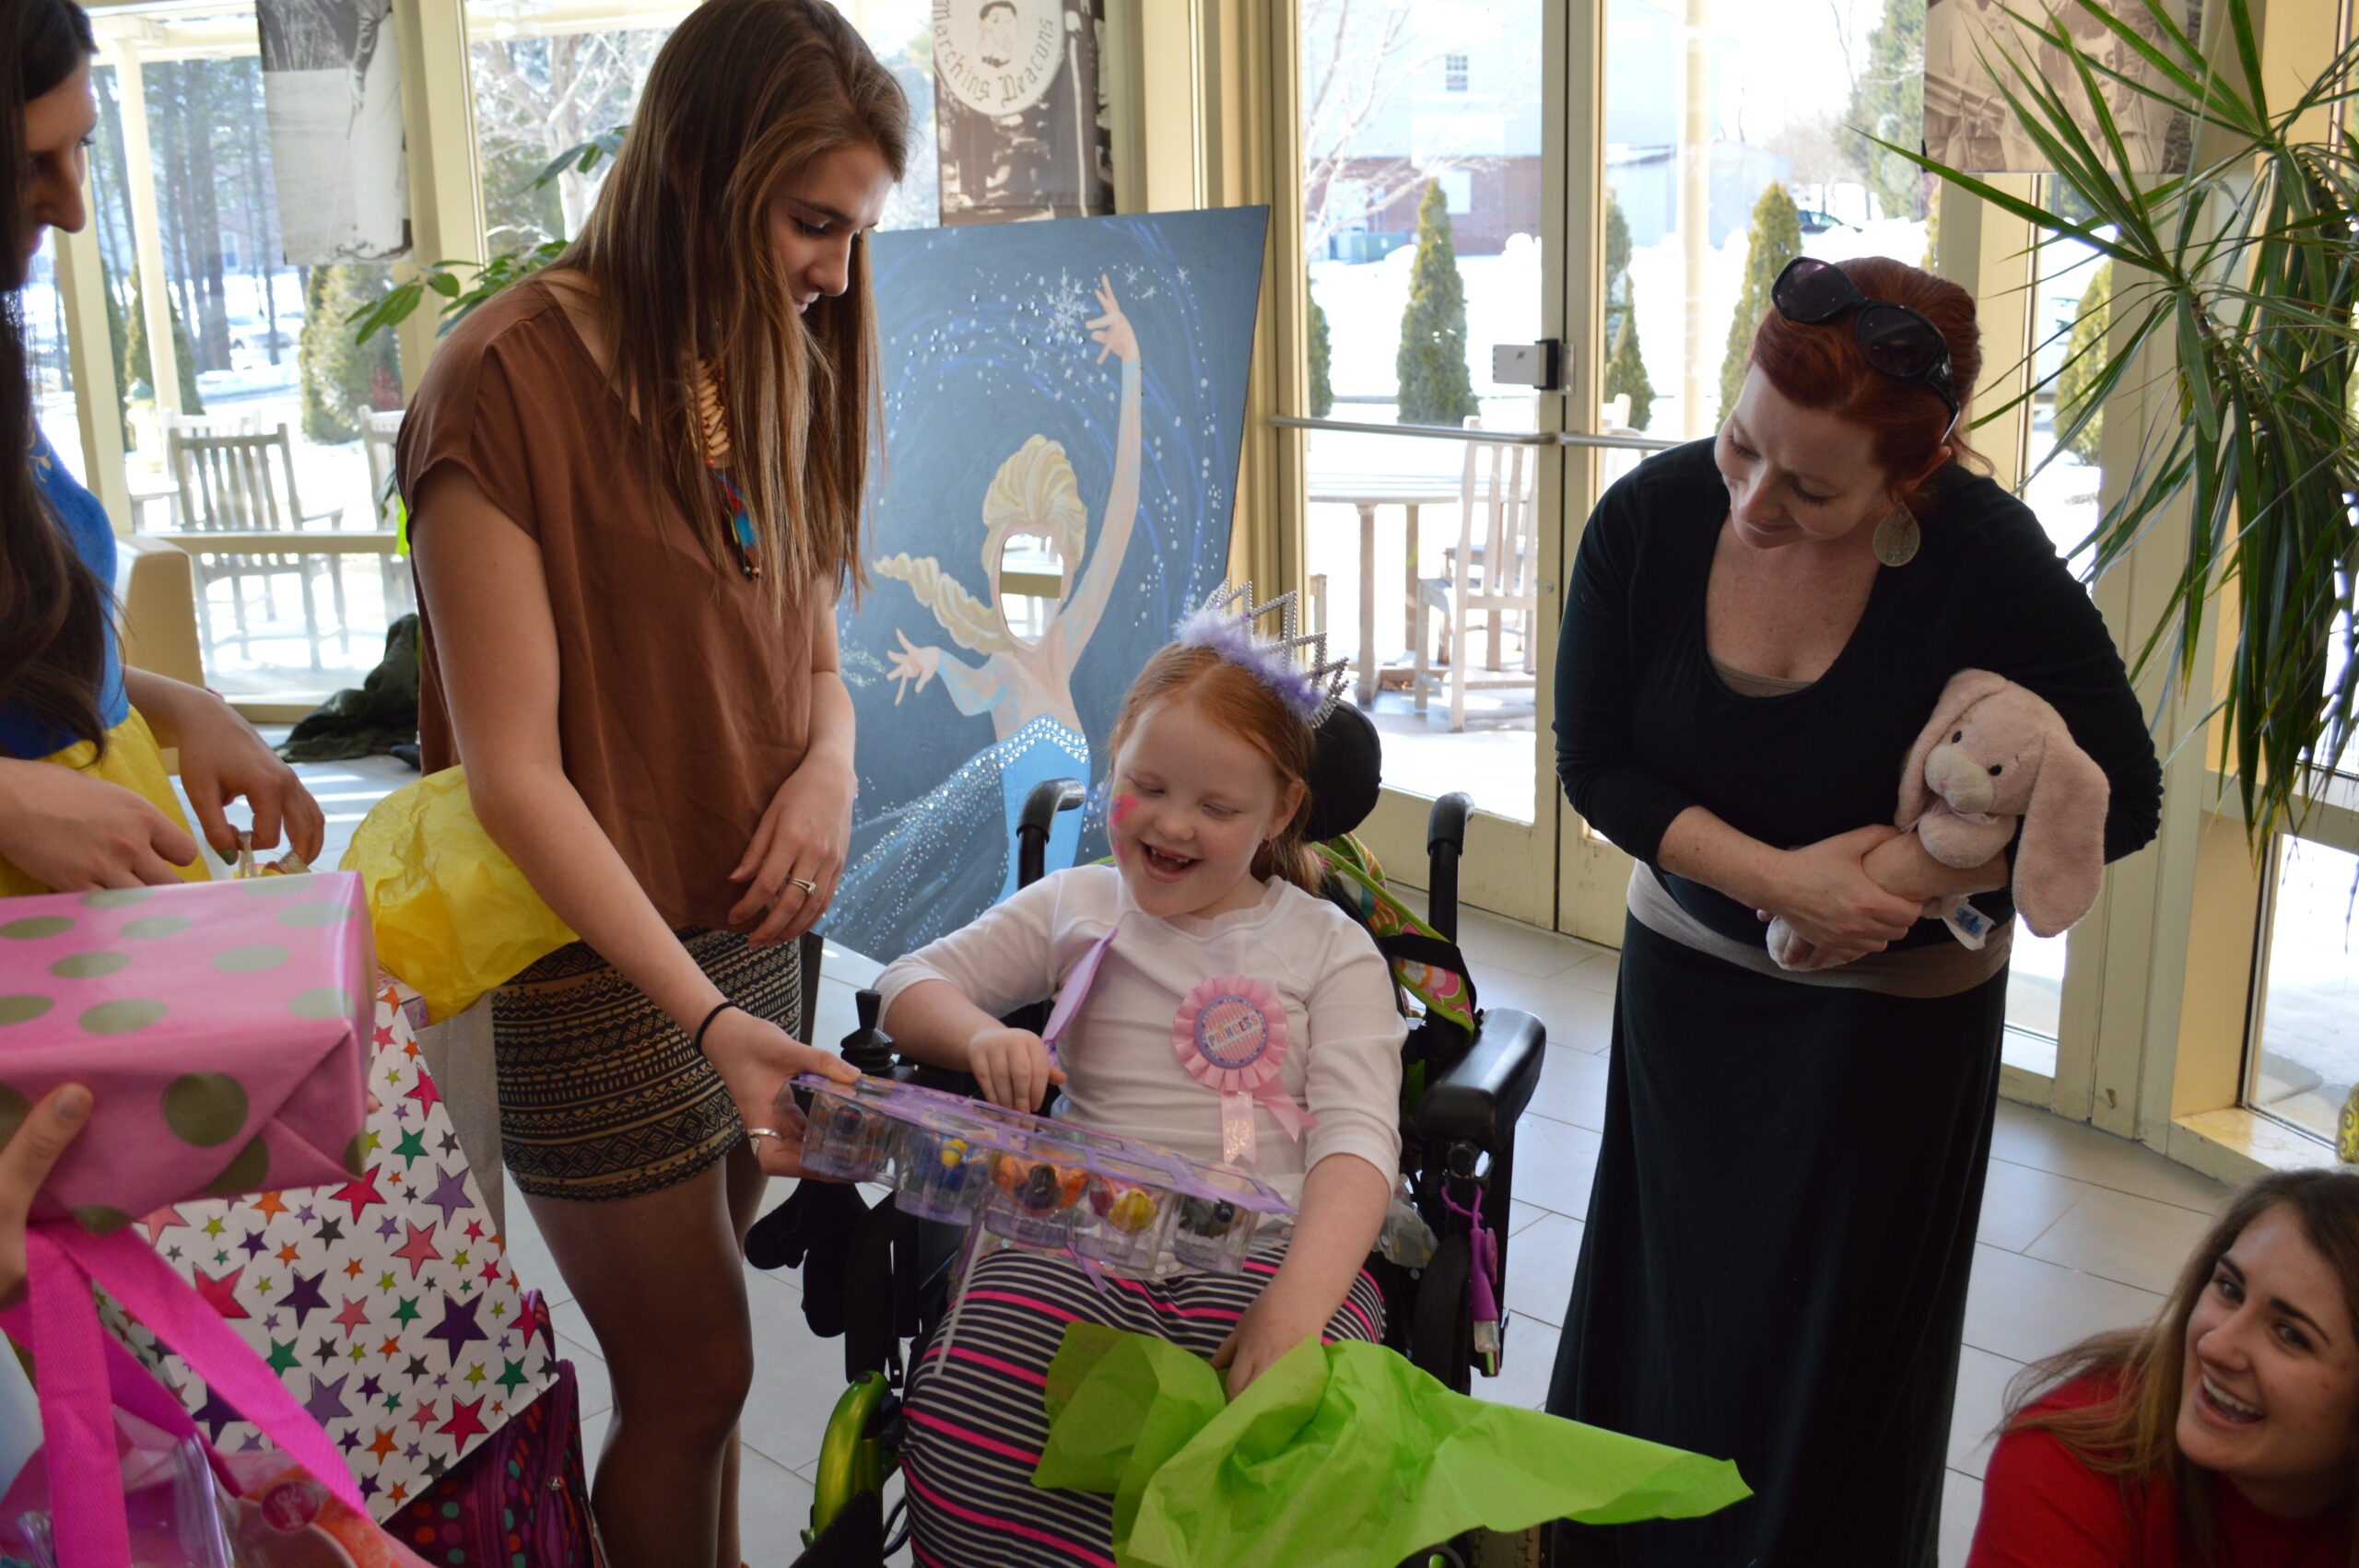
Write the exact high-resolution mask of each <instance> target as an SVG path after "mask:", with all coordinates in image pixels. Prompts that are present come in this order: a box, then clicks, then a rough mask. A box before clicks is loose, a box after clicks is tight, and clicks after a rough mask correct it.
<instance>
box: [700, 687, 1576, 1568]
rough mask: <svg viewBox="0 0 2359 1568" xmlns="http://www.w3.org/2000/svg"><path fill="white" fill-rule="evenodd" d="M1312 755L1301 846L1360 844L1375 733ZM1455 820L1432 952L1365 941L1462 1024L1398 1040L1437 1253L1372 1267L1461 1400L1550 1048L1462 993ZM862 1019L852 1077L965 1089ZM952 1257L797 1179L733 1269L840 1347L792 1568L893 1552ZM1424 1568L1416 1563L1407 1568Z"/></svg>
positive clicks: (1489, 1351) (1356, 910) (1424, 1359)
mask: <svg viewBox="0 0 2359 1568" xmlns="http://www.w3.org/2000/svg"><path fill="white" fill-rule="evenodd" d="M1316 757H1317V760H1316V763H1315V765H1314V770H1313V771H1314V777H1313V778H1312V779H1311V794H1312V801H1313V807H1312V820H1311V825H1310V830H1309V834H1308V835H1307V837H1310V838H1311V839H1313V840H1314V841H1327V840H1332V839H1336V838H1339V837H1343V836H1344V835H1346V834H1349V833H1350V832H1352V831H1353V830H1354V829H1356V828H1357V827H1358V826H1359V825H1360V824H1361V823H1362V822H1363V821H1365V820H1366V818H1367V813H1368V812H1369V811H1370V810H1372V809H1373V808H1374V806H1375V803H1376V798H1377V790H1378V778H1379V748H1378V742H1377V734H1376V729H1375V726H1374V725H1373V724H1371V723H1370V722H1369V721H1368V720H1367V716H1366V715H1365V714H1363V713H1361V712H1360V711H1359V710H1358V709H1357V708H1353V707H1351V706H1350V705H1349V704H1344V705H1342V706H1339V707H1338V708H1336V709H1335V711H1334V712H1333V713H1332V714H1331V715H1330V716H1329V717H1328V719H1327V720H1325V721H1324V722H1323V723H1322V724H1321V725H1320V731H1319V736H1318V750H1317V754H1316ZM1083 800H1084V791H1083V787H1082V786H1081V785H1080V784H1079V783H1077V782H1075V781H1074V780H1072V779H1052V780H1050V781H1047V782H1045V783H1043V784H1041V785H1039V786H1038V787H1037V788H1035V789H1034V790H1033V791H1032V793H1031V795H1030V796H1029V797H1028V798H1027V801H1026V803H1025V807H1024V811H1023V813H1022V815H1021V817H1020V819H1019V825H1018V828H1017V833H1016V837H1017V843H1016V845H1015V850H1016V856H1017V878H1016V880H1017V884H1018V885H1019V886H1028V885H1029V884H1030V883H1034V882H1036V881H1038V880H1039V878H1040V877H1041V876H1042V875H1043V874H1044V872H1045V862H1046V859H1047V848H1048V843H1049V837H1050V829H1051V827H1052V826H1053V825H1054V823H1055V820H1056V817H1057V815H1058V813H1061V812H1065V811H1073V810H1077V809H1079V807H1080V806H1081V805H1082V803H1083ZM1469 810H1470V802H1468V800H1467V798H1466V797H1465V796H1464V795H1461V794H1450V795H1446V796H1444V797H1442V798H1441V799H1440V800H1438V801H1437V802H1434V807H1433V810H1432V812H1431V813H1430V815H1429V817H1428V820H1427V825H1426V857H1427V870H1428V879H1429V880H1428V882H1427V887H1428V890H1429V892H1428V909H1427V914H1426V923H1427V925H1429V926H1430V927H1431V928H1432V929H1433V930H1434V931H1435V932H1436V933H1438V940H1437V938H1436V937H1426V936H1424V935H1422V934H1412V933H1406V932H1394V933H1391V934H1390V935H1378V934H1377V933H1376V932H1375V931H1374V930H1370V938H1371V940H1372V941H1374V942H1376V943H1377V945H1378V947H1379V950H1381V951H1383V952H1384V953H1385V954H1386V955H1387V957H1388V958H1402V959H1411V960H1414V961H1416V962H1419V963H1426V964H1436V965H1441V966H1443V967H1448V968H1451V969H1453V970H1454V971H1455V972H1456V973H1457V974H1458V975H1459V976H1461V977H1463V978H1464V979H1465V982H1466V988H1467V989H1466V1002H1467V1012H1469V1013H1470V1014H1471V1016H1472V1017H1473V1020H1474V1023H1473V1028H1471V1029H1469V1028H1466V1027H1463V1026H1461V1025H1459V1024H1453V1023H1451V1022H1449V1020H1447V1019H1444V1018H1442V1017H1440V1016H1439V1015H1438V1014H1436V1013H1431V1012H1428V1013H1427V1014H1426V1016H1424V1017H1423V1018H1421V1019H1420V1020H1419V1021H1418V1022H1416V1023H1415V1024H1414V1026H1413V1027H1412V1028H1411V1030H1410V1032H1409V1036H1408V1039H1407V1041H1406V1043H1405V1044H1404V1046H1403V1047H1402V1067H1403V1094H1402V1101H1403V1108H1402V1123H1401V1133H1402V1153H1401V1163H1402V1175H1403V1176H1405V1178H1406V1180H1407V1184H1408V1188H1409V1191H1410V1194H1411V1197H1412V1200H1413V1203H1414V1208H1415V1209H1416V1211H1417V1212H1418V1215H1419V1216H1420V1217H1421V1218H1422V1219H1423V1220H1424V1221H1425V1223H1426V1225H1427V1226H1428V1227H1430V1229H1431V1232H1432V1233H1433V1244H1434V1245H1433V1249H1432V1252H1431V1255H1430V1257H1428V1258H1425V1259H1424V1261H1423V1262H1422V1263H1421V1264H1419V1265H1418V1266H1416V1267H1414V1268H1413V1267H1408V1266H1406V1265H1404V1264H1402V1263H1396V1262H1392V1261H1391V1260H1389V1259H1387V1258H1383V1257H1381V1256H1379V1257H1374V1258H1370V1260H1369V1272H1370V1273H1371V1274H1372V1275H1374V1276H1375V1278H1376V1280H1377V1281H1378V1284H1379V1287H1380V1288H1381V1290H1382V1293H1383V1296H1384V1305H1385V1340H1384V1342H1385V1343H1386V1344H1387V1345H1389V1346H1391V1348H1392V1349H1393V1350H1395V1351H1398V1352H1400V1353H1402V1354H1403V1355H1405V1356H1407V1357H1408V1358H1409V1359H1410V1361H1411V1362H1413V1363H1414V1364H1415V1365H1417V1366H1418V1367H1420V1368H1421V1369H1423V1370H1424V1371H1425V1372H1426V1373H1428V1374H1429V1375H1432V1376H1433V1377H1434V1378H1436V1379H1437V1380H1438V1381H1439V1382H1441V1383H1442V1384H1444V1385H1445V1386H1447V1387H1449V1388H1451V1389H1453V1390H1455V1391H1457V1392H1459V1393H1461V1394H1463V1393H1467V1392H1469V1391H1470V1390H1471V1388H1472V1386H1473V1373H1474V1371H1475V1370H1476V1369H1477V1368H1478V1366H1479V1367H1481V1368H1482V1369H1483V1370H1485V1372H1486V1373H1488V1374H1490V1375H1496V1372H1497V1370H1498V1363H1497V1357H1498V1354H1499V1352H1500V1347H1499V1345H1498V1344H1497V1342H1496V1340H1488V1338H1487V1336H1485V1337H1483V1338H1484V1339H1485V1342H1484V1343H1480V1344H1478V1333H1477V1328H1478V1325H1477V1314H1476V1308H1475V1301H1476V1298H1477V1294H1478V1292H1487V1293H1488V1294H1489V1297H1490V1299H1491V1301H1492V1302H1493V1305H1492V1312H1493V1314H1494V1316H1495V1319H1496V1324H1495V1328H1496V1332H1497V1333H1498V1334H1501V1335H1503V1334H1504V1332H1505V1330H1506V1327H1507V1324H1506V1317H1507V1315H1506V1313H1505V1311H1504V1310H1502V1309H1500V1308H1499V1307H1498V1306H1497V1305H1496V1291H1497V1289H1498V1288H1499V1287H1500V1286H1501V1285H1502V1284H1503V1282H1504V1281H1505V1278H1506V1270H1507V1247H1508V1202H1509V1198H1510V1192H1511V1185H1512V1181H1513V1177H1514V1172H1515V1129H1516V1123H1517V1120H1518V1119H1519V1118H1520V1117H1521V1116H1522V1115H1523V1112H1524V1108H1525V1106H1528V1105H1529V1104H1530V1103H1531V1100H1532V1091H1533V1090H1534V1089H1535V1088H1536V1087H1537V1086H1538V1084H1539V1081H1540V1071H1541V1067H1542V1063H1543V1059H1544V1057H1545V1055H1546V1053H1545V1051H1544V1049H1543V1047H1544V1046H1545V1045H1546V1043H1547V1030H1546V1028H1545V1027H1544V1026H1543V1024H1541V1022H1540V1021H1539V1020H1538V1019H1536V1018H1534V1017H1532V1015H1531V1014H1530V1013H1527V1012H1513V1011H1508V1010H1505V1009H1496V1010H1492V1011H1489V1012H1485V1011H1482V1010H1480V1009H1479V1008H1478V1007H1477V1006H1476V1002H1477V997H1476V994H1475V991H1474V987H1473V977H1472V976H1471V975H1470V974H1468V972H1467V968H1466V964H1465V960H1464V958H1463V956H1462V955H1461V954H1459V952H1458V948H1457V932H1458V865H1459V857H1460V855H1461V852H1462V850H1463V848H1464V844H1465V832H1466V817H1467V813H1468V811H1469ZM1328 895H1329V896H1330V897H1331V898H1332V899H1333V900H1334V901H1335V902H1336V903H1338V904H1339V905H1341V906H1342V907H1344V910H1345V911H1346V912H1347V913H1350V914H1351V915H1353V916H1354V918H1355V919H1359V920H1361V922H1362V924H1363V926H1366V925H1367V921H1366V919H1365V917H1364V915H1363V912H1362V908H1361V905H1360V903H1359V902H1358V901H1357V900H1356V898H1355V897H1354V896H1353V892H1352V890H1351V889H1350V888H1348V887H1346V886H1345V885H1344V884H1343V883H1341V881H1340V880H1339V879H1335V878H1332V877H1331V879H1330V885H1329V887H1328ZM1053 1000H1054V999H1053V998H1044V999H1042V1000H1041V1001H1040V1002H1039V1004H1037V1005H1036V1006H1035V1007H1032V1008H1027V1009H1025V1010H1023V1011H1020V1012H1016V1013H1014V1014H1011V1015H1010V1016H1009V1019H1008V1022H1009V1023H1011V1024H1015V1025H1017V1026H1019V1027H1025V1028H1031V1029H1035V1030H1037V1029H1039V1028H1040V1027H1041V1026H1042V1025H1043V1024H1045V1023H1046V1021H1047V1016H1048V1010H1049V1007H1050V1004H1051V1003H1052V1001H1053ZM878 1005H879V999H878V998H877V996H876V994H875V993H874V992H873V991H863V992H861V993H860V996H859V999H858V1006H859V1017H860V1024H861V1027H860V1029H859V1031H858V1032H857V1033H855V1034H853V1035H852V1036H850V1037H848V1038H847V1039H846V1040H845V1042H844V1058H845V1059H846V1060H848V1061H850V1062H851V1063H852V1065H853V1066H855V1067H857V1068H859V1069H860V1070H861V1071H863V1072H868V1073H874V1074H891V1075H895V1076H898V1077H901V1078H904V1079H909V1080H911V1081H914V1082H921V1083H924V1084H926V1085H927V1086H929V1087H933V1088H944V1089H949V1090H952V1091H954V1092H964V1093H967V1094H973V1093H974V1092H975V1089H974V1081H973V1080H972V1079H971V1078H968V1077H967V1076H965V1075H964V1074H957V1073H949V1072H945V1071H941V1070H939V1069H934V1068H926V1067H921V1066H918V1065H916V1064H913V1063H908V1062H904V1061H901V1060H900V1059H898V1058H897V1057H896V1056H895V1055H894V1054H893V1052H892V1049H891V1044H890V1042H889V1041H888V1040H887V1039H886V1037H885V1036H883V1035H882V1034H881V1033H879V1032H878V1031H877V1029H876V1020H877V1010H878ZM1404 1010H1405V1008H1404ZM806 1194H808V1195H810V1196H809V1197H808V1198H806V1197H805V1195H806ZM1478 1217H1479V1219H1480V1222H1481V1223H1480V1227H1479V1229H1480V1230H1481V1231H1482V1232H1484V1233H1486V1239H1487V1241H1488V1243H1489V1244H1490V1246H1493V1247H1495V1248H1496V1252H1495V1253H1494V1254H1493V1268H1492V1270H1490V1272H1489V1279H1488V1281H1487V1284H1485V1282H1484V1281H1478V1279H1477V1268H1478V1258H1477V1250H1478V1248H1477V1231H1478V1225H1477V1223H1476V1222H1477V1218H1478ZM961 1241H962V1232H961V1229H960V1227H957V1226H952V1225H945V1224H939V1223H934V1222H933V1221H929V1220H921V1219H920V1218H918V1217H917V1216H915V1215H910V1214H904V1213H901V1212H899V1211H898V1210H897V1209H896V1207H895V1203H894V1199H892V1198H891V1197H889V1196H888V1197H886V1199H884V1200H883V1201H882V1202H880V1203H879V1204H877V1205H876V1206H875V1207H874V1208H869V1207H867V1206H866V1204H865V1202H864V1200H863V1199H860V1198H859V1197H858V1196H857V1194H856V1193H855V1191H854V1189H852V1188H845V1187H839V1186H834V1185H832V1184H826V1183H815V1182H805V1183H804V1184H803V1185H802V1187H801V1188H798V1189H797V1191H796V1193H795V1194H794V1196H793V1197H792V1199H789V1200H788V1202H787V1204H785V1205H782V1206H781V1207H780V1209H779V1210H777V1211H774V1212H773V1213H772V1214H770V1215H769V1217H768V1218H766V1219H765V1221H764V1222H763V1223H762V1224H761V1225H760V1226H757V1230H756V1234H755V1235H753V1236H752V1237H749V1238H748V1244H747V1256H748V1258H749V1259H750V1260H752V1261H753V1262H755V1264H756V1265H757V1267H765V1268H769V1267H777V1266H779V1264H780V1263H781V1262H784V1263H789V1264H799V1265H800V1266H801V1267H802V1270H803V1291H804V1311H805V1316H807V1317H808V1318H809V1319H810V1322H811V1326H812V1328H813V1329H814V1330H815V1331H816V1332H817V1333H819V1334H820V1335H822V1336H823V1337H830V1338H831V1337H834V1336H835V1335H836V1334H838V1333H840V1334H841V1336H842V1338H843V1341H844V1373H845V1375H846V1377H847V1379H848V1380H849V1381H850V1383H851V1387H849V1388H848V1389H847V1390H846V1391H845V1393H844V1395H843V1397H842V1398H840V1399H839V1401H838V1403H837V1405H836V1408H835V1410H834V1411H833V1413H832V1414H831V1415H830V1417H829V1419H828V1423H827V1435H826V1438H825V1440H824V1442H823V1445H822V1448H821V1454H820V1458H819V1461H818V1466H817V1469H816V1472H815V1477H816V1480H815V1495H814V1499H813V1504H812V1518H811V1527H810V1528H809V1529H807V1530H805V1531H804V1545H805V1550H804V1553H803V1554H802V1555H801V1556H800V1557H798V1558H797V1559H796V1568H882V1564H883V1563H884V1562H885V1560H886V1557H887V1556H888V1555H890V1554H891V1553H892V1552H894V1551H897V1550H899V1549H900V1546H901V1545H902V1543H903V1542H904V1541H905V1540H906V1539H907V1521H906V1519H905V1518H904V1517H903V1515H901V1513H900V1505H898V1504H897V1506H896V1508H895V1510H894V1511H893V1513H892V1514H891V1515H889V1516H888V1514H887V1511H886V1506H885V1495H884V1489H885V1483H886V1480H887V1479H888V1478H889V1477H890V1476H891V1475H892V1474H893V1473H894V1471H895V1470H896V1469H898V1459H897V1457H896V1455H897V1452H898V1445H899V1440H900V1434H901V1417H900V1398H899V1396H900V1391H901V1389H902V1388H903V1387H904V1385H905V1383H906V1380H907V1378H908V1376H909V1374H910V1370H911V1369H912V1368H914V1367H915V1366H916V1365H917V1363H918V1359H919V1356H920V1355H921V1353H922V1352H923V1348H924V1346H925V1344H926V1343H927V1342H928V1341H929V1340H930V1339H931V1338H932V1336H933V1333H934V1332H935V1330H936V1329H937V1328H939V1327H940V1325H941V1322H942V1319H943V1317H944V1316H945V1314H946V1312H947V1310H948V1307H949V1305H950V1288H949V1285H950V1275H951V1273H952V1270H953V1266H954V1265H955V1263H956V1262H957V1258H958V1256H959V1253H960V1250H961ZM905 1346H906V1347H907V1349H906V1351H905V1350H904V1347H905ZM1485 1363H1487V1364H1485ZM1449 1555H1451V1556H1455V1555H1456V1553H1455V1552H1449ZM1418 1561H1420V1562H1423V1561H1426V1556H1425V1554H1423V1553H1421V1554H1420V1555H1419V1558H1418Z"/></svg>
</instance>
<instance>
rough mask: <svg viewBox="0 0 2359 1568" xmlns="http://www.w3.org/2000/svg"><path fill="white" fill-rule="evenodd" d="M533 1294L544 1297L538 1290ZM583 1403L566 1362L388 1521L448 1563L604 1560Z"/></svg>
mask: <svg viewBox="0 0 2359 1568" xmlns="http://www.w3.org/2000/svg"><path fill="white" fill-rule="evenodd" d="M530 1296H531V1300H532V1303H533V1305H534V1306H535V1307H537V1306H538V1305H540V1295H539V1293H538V1292H533V1293H530ZM580 1411H581V1391H580V1389H579V1388H578V1387H576V1386H575V1384H574V1381H573V1363H571V1362H569V1361H561V1362H558V1363H557V1376H556V1379H555V1380H554V1381H553V1382H551V1383H550V1385H549V1386H548V1388H547V1390H546V1392H544V1393H543V1394H542V1395H541V1397H540V1398H537V1399H534V1401H533V1402H532V1403H531V1404H529V1405H527V1406H525V1407H524V1409H523V1410H521V1411H519V1412H518V1413H517V1414H516V1415H514V1416H512V1417H511V1418H510V1420H509V1422H508V1424H507V1425H506V1426H503V1427H501V1428H500V1429H499V1432H498V1433H495V1434H494V1435H493V1436H492V1437H491V1438H490V1439H489V1440H488V1441H487V1442H486V1443H485V1444H484V1445H483V1446H481V1447H480V1448H477V1449H476V1450H475V1452H474V1453H472V1454H470V1455H468V1456H467V1457H466V1458H465V1459H464V1460H462V1461H461V1462H460V1463H459V1465H458V1466H457V1468H456V1469H452V1471H451V1472H450V1474H448V1475H446V1476H444V1477H443V1478H442V1479H441V1480H438V1481H436V1482H435V1483H434V1484H433V1486H432V1487H431V1488H429V1489H428V1491H427V1492H424V1493H423V1494H421V1495H420V1496H419V1497H418V1498H417V1500H416V1501H415V1502H413V1503H411V1504H410V1505H409V1506H408V1507H406V1508H405V1509H403V1510H402V1511H401V1512H400V1513H399V1514H396V1515H393V1518H391V1519H390V1520H388V1521H386V1525H385V1528H386V1530H387V1531H388V1532H389V1533H390V1534H391V1535H392V1536H393V1539H395V1540H397V1541H399V1542H401V1543H402V1544H403V1545H404V1546H406V1547H408V1548H409V1549H410V1550H413V1551H415V1552H417V1554H418V1555H419V1556H420V1557H423V1558H425V1559H427V1560H428V1562H438V1563H441V1564H444V1565H445V1568H514V1565H515V1564H520V1563H521V1564H523V1565H525V1568H603V1564H604V1562H605V1556H604V1553H603V1552H602V1551H601V1550H599V1547H598V1531H597V1527H596V1526H595V1525H594V1524H593V1523H592V1521H591V1516H590V1484H589V1482H588V1480H586V1479H585V1478H584V1476H583V1473H582V1465H581V1420H580Z"/></svg>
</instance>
